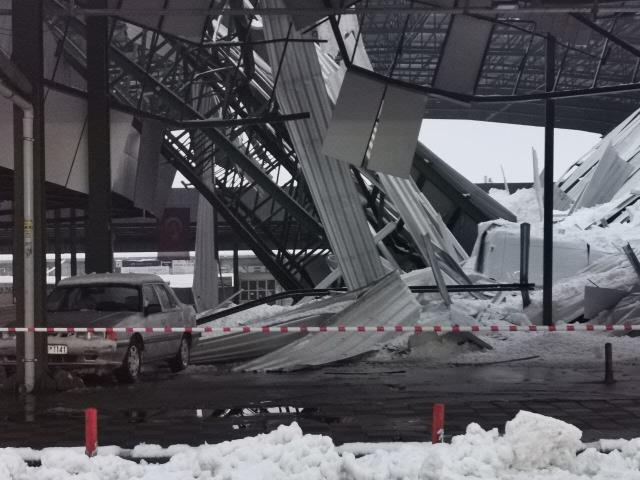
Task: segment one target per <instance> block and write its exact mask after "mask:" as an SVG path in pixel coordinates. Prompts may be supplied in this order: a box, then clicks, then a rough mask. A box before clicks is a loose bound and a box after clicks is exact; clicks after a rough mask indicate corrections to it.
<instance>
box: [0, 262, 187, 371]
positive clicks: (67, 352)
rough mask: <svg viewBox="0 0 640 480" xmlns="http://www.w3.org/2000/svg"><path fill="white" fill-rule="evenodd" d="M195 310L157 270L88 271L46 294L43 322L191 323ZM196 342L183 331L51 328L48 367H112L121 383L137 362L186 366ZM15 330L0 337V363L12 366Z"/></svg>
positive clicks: (175, 368) (95, 324)
mask: <svg viewBox="0 0 640 480" xmlns="http://www.w3.org/2000/svg"><path fill="white" fill-rule="evenodd" d="M195 325H196V324H195V311H194V309H193V307H191V306H190V305H185V304H183V303H181V302H180V300H179V299H178V298H177V297H176V295H175V293H174V292H173V290H172V289H171V288H170V287H169V286H168V285H167V284H166V283H164V281H163V280H162V278H160V277H159V276H157V275H146V274H121V273H107V274H91V275H83V276H77V277H71V278H67V279H65V280H62V281H61V282H60V283H58V285H57V286H56V287H55V289H54V290H53V291H52V292H51V294H50V295H49V297H48V299H47V326H49V327H156V328H157V327H164V328H166V327H194V326H195ZM196 341H197V335H196V334H189V333H180V332H177V333H164V332H163V333H106V334H105V333H57V334H50V335H49V336H48V346H47V348H48V354H49V355H48V357H49V358H48V364H49V365H51V366H56V367H62V368H71V369H80V370H91V371H105V370H109V371H114V372H115V374H116V376H117V378H118V379H119V380H120V381H122V382H134V381H136V380H137V379H138V377H139V375H140V371H141V368H142V365H143V364H145V363H150V362H168V363H169V366H170V367H171V369H172V370H173V371H175V372H177V371H180V370H183V369H185V368H186V367H187V366H188V365H189V357H190V352H191V349H192V348H193V347H194V345H195V342H196ZM15 360H16V342H15V335H7V334H3V337H2V339H0V365H12V364H13V365H15Z"/></svg>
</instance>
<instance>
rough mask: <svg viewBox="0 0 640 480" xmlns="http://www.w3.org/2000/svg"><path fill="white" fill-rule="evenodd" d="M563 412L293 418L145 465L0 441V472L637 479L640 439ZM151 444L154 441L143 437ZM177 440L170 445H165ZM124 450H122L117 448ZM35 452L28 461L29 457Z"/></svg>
mask: <svg viewBox="0 0 640 480" xmlns="http://www.w3.org/2000/svg"><path fill="white" fill-rule="evenodd" d="M581 435H582V432H581V431H580V430H579V429H577V428H576V427H574V426H572V425H569V424H567V423H565V422H562V421H560V420H556V419H553V418H550V417H545V416H542V415H538V414H535V413H530V412H525V411H521V412H519V413H518V414H517V415H516V417H515V418H514V419H513V420H511V421H509V422H507V424H506V426H505V433H504V434H503V435H500V434H499V432H498V430H497V429H493V430H489V431H485V430H483V429H482V428H481V427H480V426H479V425H477V424H474V423H472V424H470V425H469V426H468V427H467V430H466V433H465V434H464V435H458V436H455V437H453V439H452V440H451V443H440V444H431V443H415V442H413V443H391V444H390V443H384V444H351V445H349V444H347V445H343V446H340V447H336V446H335V445H334V444H333V441H332V440H331V438H329V437H326V436H322V435H305V434H304V433H303V432H302V430H301V429H300V427H299V426H298V425H297V424H296V423H293V424H291V425H290V426H284V425H281V426H280V427H278V429H277V430H275V431H272V432H270V433H267V434H262V435H258V436H256V437H247V438H244V439H241V440H234V441H230V442H223V443H220V444H217V445H201V446H199V447H193V448H188V447H184V446H179V447H180V448H173V447H170V448H169V449H165V450H164V452H165V453H166V454H167V455H168V456H170V457H171V458H170V460H169V461H168V462H167V463H163V464H149V463H147V462H144V461H141V462H140V463H136V462H134V461H131V460H127V459H124V458H121V457H119V456H115V455H114V454H113V453H114V452H115V451H117V449H114V448H111V449H110V450H109V451H107V452H101V453H100V454H99V455H98V456H97V457H94V458H91V459H90V458H87V457H86V456H85V455H84V454H83V453H82V452H81V450H79V449H45V450H43V451H40V452H37V451H33V450H29V449H12V448H4V449H0V478H2V479H3V480H5V479H6V480H133V479H137V480H151V479H163V480H188V479H201V480H205V479H220V480H222V479H225V480H236V479H237V480H240V479H242V480H247V479H255V480H261V479H264V480H267V479H268V480H279V479H298V480H315V479H317V480H320V479H325V480H378V479H379V480H393V479H398V480H400V479H402V480H413V479H416V480H417V479H420V480H464V479H492V480H494V479H504V480H525V479H526V480H587V479H592V480H609V479H624V480H639V479H640V438H639V439H634V440H630V441H625V440H616V441H609V442H606V441H601V442H600V445H602V447H603V448H606V449H608V450H610V449H612V450H611V451H609V452H608V453H603V452H601V451H598V450H596V449H595V448H594V447H586V446H585V445H583V444H582V442H581V441H580V438H581ZM141 448H142V449H143V450H144V449H145V448H147V449H151V450H153V451H158V449H160V450H162V449H161V448H160V447H157V446H142V447H141ZM171 448H173V450H171ZM121 453H123V452H121ZM36 458H37V459H39V460H40V462H41V465H40V466H29V465H28V464H27V463H26V461H25V460H26V459H30V460H32V461H33V460H34V459H36Z"/></svg>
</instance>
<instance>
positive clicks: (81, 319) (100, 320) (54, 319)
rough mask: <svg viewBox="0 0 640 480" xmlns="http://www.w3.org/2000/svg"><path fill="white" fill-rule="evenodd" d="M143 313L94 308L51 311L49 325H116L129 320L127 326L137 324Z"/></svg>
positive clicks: (48, 315)
mask: <svg viewBox="0 0 640 480" xmlns="http://www.w3.org/2000/svg"><path fill="white" fill-rule="evenodd" d="M141 316H142V314H141V313H139V312H97V311H94V310H88V311H81V312H49V313H47V326H49V327H115V326H117V325H118V324H119V323H122V322H125V321H127V322H126V323H127V326H130V327H131V326H135V325H134V322H136V321H139V319H140V318H141Z"/></svg>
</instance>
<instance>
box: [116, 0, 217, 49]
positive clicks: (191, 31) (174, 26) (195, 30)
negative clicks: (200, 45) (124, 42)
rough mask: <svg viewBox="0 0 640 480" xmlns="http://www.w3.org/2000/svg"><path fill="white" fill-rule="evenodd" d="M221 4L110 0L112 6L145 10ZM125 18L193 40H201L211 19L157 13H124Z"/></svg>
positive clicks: (211, 0)
mask: <svg viewBox="0 0 640 480" xmlns="http://www.w3.org/2000/svg"><path fill="white" fill-rule="evenodd" d="M216 4H217V5H220V4H221V2H220V1H215V0H110V2H109V6H110V7H111V8H118V7H120V8H122V9H123V10H126V9H128V8H129V9H136V10H143V9H147V10H150V11H151V12H152V11H153V10H156V11H157V10H171V9H176V10H188V9H197V10H204V9H209V8H212V7H214V6H216ZM123 18H124V19H125V20H127V21H130V22H132V23H137V24H139V25H144V26H146V27H148V28H151V29H154V30H159V31H162V32H166V33H169V34H171V35H175V36H177V37H182V38H186V39H188V40H191V41H200V39H201V38H202V33H203V31H204V29H205V27H206V23H207V22H208V21H210V19H209V17H208V16H207V15H193V14H180V13H179V12H176V14H174V15H163V16H160V15H157V14H155V15H154V14H153V13H148V14H144V15H142V14H131V13H124V14H123Z"/></svg>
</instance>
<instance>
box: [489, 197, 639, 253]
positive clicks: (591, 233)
mask: <svg viewBox="0 0 640 480" xmlns="http://www.w3.org/2000/svg"><path fill="white" fill-rule="evenodd" d="M489 195H491V196H492V197H493V198H494V199H495V200H497V201H498V202H500V203H501V204H502V205H503V206H505V207H506V208H508V209H509V210H511V211H512V212H513V213H514V214H515V215H516V217H517V218H518V222H527V223H529V224H530V225H531V238H535V237H540V238H542V233H543V224H542V221H541V220H540V213H539V210H538V204H537V202H536V200H535V192H534V190H533V188H529V189H520V190H517V191H516V192H514V193H513V194H511V195H509V194H507V193H506V192H505V191H504V190H498V189H491V191H490V192H489ZM619 203H620V198H616V199H614V200H611V201H610V202H608V203H603V204H601V205H596V206H594V207H590V208H581V209H578V210H576V211H575V212H573V213H572V214H571V215H566V216H565V217H564V218H561V219H560V220H558V221H557V222H555V223H554V226H553V234H554V240H556V241H558V240H567V241H576V242H586V243H588V244H589V245H591V248H592V249H594V250H598V251H603V252H616V251H619V248H620V247H621V246H622V245H625V244H626V243H627V242H633V241H637V242H640V204H635V205H631V206H629V207H627V211H628V212H629V213H630V216H631V218H630V221H629V222H628V223H615V222H614V223H611V224H610V225H608V226H607V227H600V226H598V224H599V223H600V221H601V220H602V219H603V218H604V217H606V216H607V214H608V213H610V212H611V211H612V210H614V209H615V208H616V207H617V206H618V205H619ZM556 213H560V212H556ZM488 223H494V224H499V225H500V226H501V228H508V229H513V230H517V231H518V232H519V231H520V224H519V223H514V222H508V221H506V220H495V221H491V222H488ZM482 225H485V224H480V225H479V228H480V229H481V228H482Z"/></svg>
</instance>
